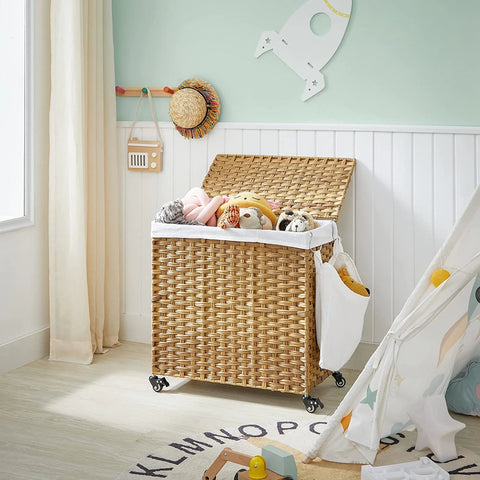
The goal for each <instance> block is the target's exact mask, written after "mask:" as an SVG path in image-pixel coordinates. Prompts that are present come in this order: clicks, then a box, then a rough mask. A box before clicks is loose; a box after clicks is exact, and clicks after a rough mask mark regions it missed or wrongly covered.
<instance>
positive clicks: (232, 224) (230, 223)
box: [217, 205, 240, 230]
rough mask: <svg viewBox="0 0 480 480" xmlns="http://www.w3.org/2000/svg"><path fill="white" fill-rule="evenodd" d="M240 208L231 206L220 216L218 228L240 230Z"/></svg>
mask: <svg viewBox="0 0 480 480" xmlns="http://www.w3.org/2000/svg"><path fill="white" fill-rule="evenodd" d="M239 221H240V207H239V206H238V205H229V206H228V207H227V208H226V209H225V211H224V212H223V213H222V214H221V215H220V218H219V219H218V222H217V227H220V228H222V229H224V230H225V228H239Z"/></svg>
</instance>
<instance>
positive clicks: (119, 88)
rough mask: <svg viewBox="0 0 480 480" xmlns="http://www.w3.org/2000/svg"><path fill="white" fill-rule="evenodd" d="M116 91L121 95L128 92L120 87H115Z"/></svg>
mask: <svg viewBox="0 0 480 480" xmlns="http://www.w3.org/2000/svg"><path fill="white" fill-rule="evenodd" d="M115 91H116V92H117V93H121V94H122V95H123V94H124V93H125V92H126V90H125V89H124V88H122V87H119V86H118V85H117V86H116V87H115Z"/></svg>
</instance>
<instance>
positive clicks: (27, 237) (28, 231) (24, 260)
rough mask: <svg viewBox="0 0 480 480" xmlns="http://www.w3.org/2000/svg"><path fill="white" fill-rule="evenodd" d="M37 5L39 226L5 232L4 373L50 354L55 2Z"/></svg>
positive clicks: (1, 246)
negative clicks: (51, 102)
mask: <svg viewBox="0 0 480 480" xmlns="http://www.w3.org/2000/svg"><path fill="white" fill-rule="evenodd" d="M33 3H34V6H35V22H36V24H35V38H34V44H35V49H36V53H35V66H34V71H35V78H34V99H35V109H34V139H33V141H34V144H33V156H34V185H35V187H34V188H35V199H34V220H35V224H34V226H33V227H27V228H23V229H20V230H14V231H10V232H4V233H0V373H1V372H4V371H7V370H11V369H13V368H16V367H18V366H20V365H23V364H25V363H28V362H30V361H33V360H36V359H38V358H40V357H43V356H44V355H46V354H47V352H48V244H47V226H48V222H47V205H48V109H49V91H50V86H49V82H50V79H49V68H48V65H50V58H49V53H48V52H49V35H50V34H49V1H48V0H35V2H33ZM46 66H47V67H46Z"/></svg>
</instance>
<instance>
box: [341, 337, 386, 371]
mask: <svg viewBox="0 0 480 480" xmlns="http://www.w3.org/2000/svg"><path fill="white" fill-rule="evenodd" d="M377 347H378V345H377V344H374V343H360V344H359V345H358V347H357V349H356V350H355V352H354V353H353V355H352V357H351V358H350V360H349V361H348V362H347V363H346V365H345V366H344V367H343V369H346V370H363V367H365V365H366V364H367V362H368V360H369V358H370V357H371V356H372V354H373V352H374V351H375V350H376V349H377ZM343 369H342V370H343Z"/></svg>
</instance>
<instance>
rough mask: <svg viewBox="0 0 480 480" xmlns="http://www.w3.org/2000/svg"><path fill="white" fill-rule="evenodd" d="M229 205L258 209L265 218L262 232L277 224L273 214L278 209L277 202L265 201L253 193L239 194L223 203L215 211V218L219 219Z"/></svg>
mask: <svg viewBox="0 0 480 480" xmlns="http://www.w3.org/2000/svg"><path fill="white" fill-rule="evenodd" d="M229 205H238V206H239V207H240V208H248V207H256V208H258V209H259V210H260V211H261V212H262V213H263V215H265V217H266V218H267V222H266V223H265V225H264V226H263V229H264V230H267V229H270V230H271V229H272V228H273V227H274V226H275V223H276V222H277V216H276V215H275V214H274V213H273V210H275V209H277V208H278V207H279V204H278V203H277V202H274V201H272V200H266V199H265V198H264V197H262V196H261V195H258V194H256V193H254V192H241V193H239V194H237V195H234V196H233V197H230V199H229V200H228V201H227V202H226V203H224V204H223V205H220V207H219V208H218V210H217V217H218V218H220V216H221V215H222V213H223V212H224V211H225V209H226V208H227V207H228V206H229Z"/></svg>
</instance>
